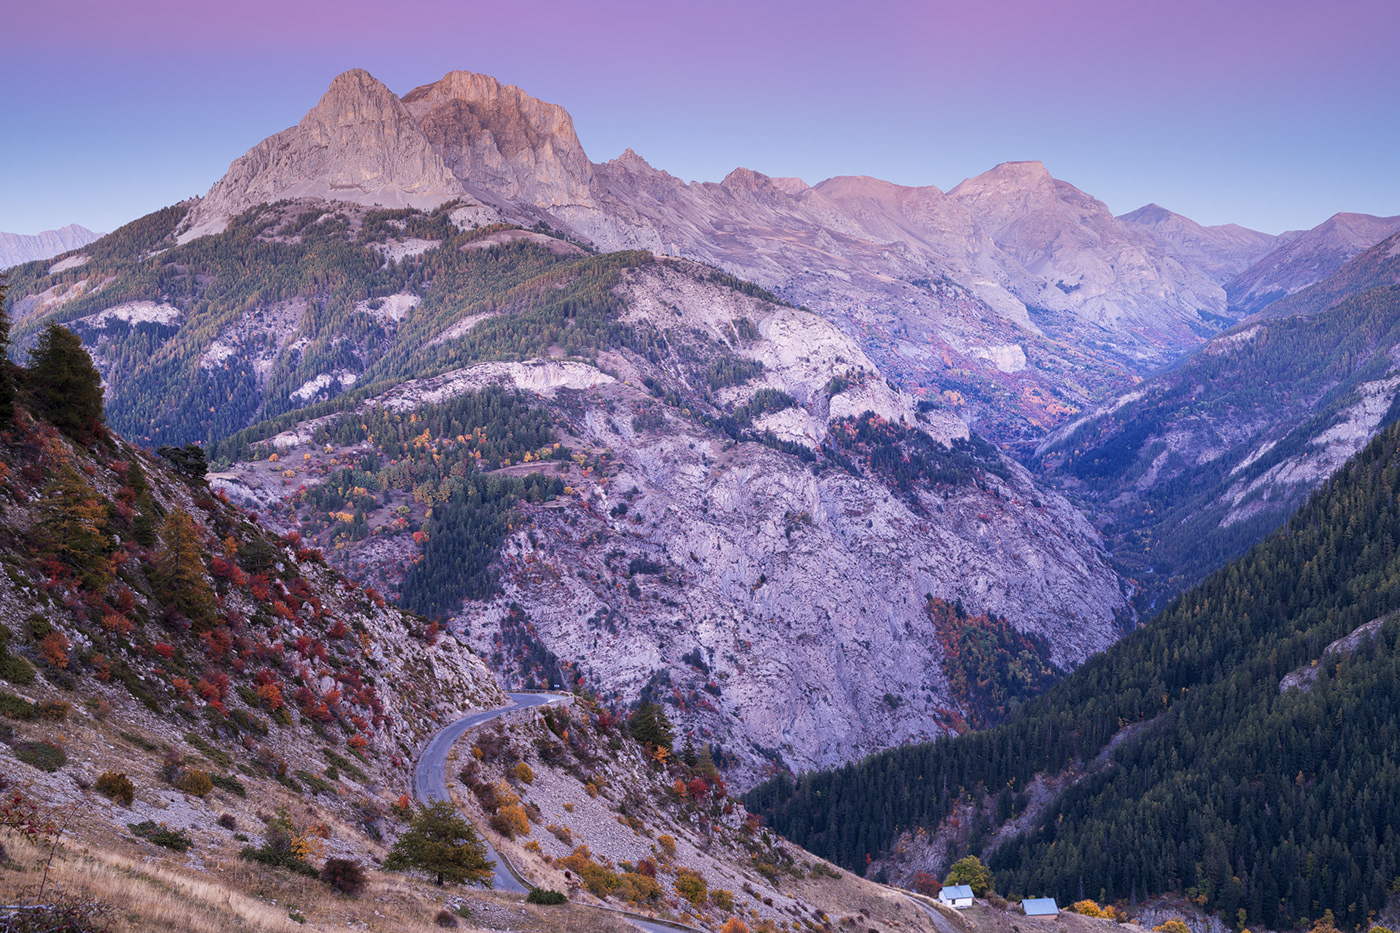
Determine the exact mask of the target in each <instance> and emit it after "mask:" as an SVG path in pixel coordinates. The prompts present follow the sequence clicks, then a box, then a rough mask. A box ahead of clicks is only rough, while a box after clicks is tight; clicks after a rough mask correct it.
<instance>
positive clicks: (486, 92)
mask: <svg viewBox="0 0 1400 933" xmlns="http://www.w3.org/2000/svg"><path fill="white" fill-rule="evenodd" d="M403 104H404V106H405V107H406V108H407V109H408V112H409V113H411V114H413V116H414V119H416V120H417V121H418V125H419V127H420V128H421V129H422V131H423V133H424V134H425V135H426V136H427V138H428V139H429V140H430V141H431V143H432V145H433V147H434V148H435V149H436V150H437V152H439V153H440V154H441V155H442V158H443V160H444V161H445V162H446V164H447V166H448V167H449V168H450V169H451V170H452V172H453V174H454V175H455V176H456V177H457V178H458V179H460V180H461V181H464V182H469V183H470V184H472V185H475V186H476V187H478V188H483V189H485V190H487V191H490V192H491V193H493V194H496V195H498V196H500V197H504V198H510V199H520V200H527V201H530V202H532V203H533V204H535V205H536V206H539V207H554V206H559V205H564V204H574V203H580V202H583V203H588V202H591V200H592V197H591V193H590V190H589V186H590V184H591V183H592V180H593V166H592V164H591V163H590V162H589V161H588V156H587V155H585V154H584V151H583V146H582V144H580V143H579V139H578V134H577V133H576V132H575V131H574V121H573V118H572V117H570V116H569V113H568V111H566V110H565V109H564V108H563V107H560V106H559V105H558V104H550V103H546V102H544V101H541V100H538V99H537V98H534V97H531V96H530V95H529V94H526V93H525V92H524V91H522V90H521V89H520V88H518V87H515V86H514V85H509V84H502V83H501V82H500V81H498V80H496V79H495V78H493V77H491V76H490V75H482V74H474V73H472V72H469V71H453V72H450V73H448V74H447V75H446V76H444V77H443V78H442V80H440V81H437V82H434V83H433V84H425V85H423V86H422V87H417V88H414V89H413V90H412V91H409V92H408V93H407V94H405V95H404V97H403Z"/></svg>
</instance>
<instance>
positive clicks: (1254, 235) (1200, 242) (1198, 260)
mask: <svg viewBox="0 0 1400 933" xmlns="http://www.w3.org/2000/svg"><path fill="white" fill-rule="evenodd" d="M1118 219H1119V220H1120V221H1122V222H1123V223H1125V224H1128V225H1130V226H1135V227H1141V228H1143V229H1145V230H1148V231H1149V232H1151V234H1152V235H1153V236H1154V237H1156V238H1157V239H1158V240H1159V241H1160V242H1161V243H1162V244H1163V245H1164V246H1165V247H1167V248H1168V250H1169V251H1171V252H1172V253H1173V254H1174V255H1176V256H1177V258H1179V259H1186V260H1188V261H1190V262H1192V263H1194V264H1195V265H1197V266H1199V267H1200V268H1201V269H1203V270H1204V271H1205V272H1206V273H1207V274H1208V275H1209V276H1210V277H1211V279H1212V280H1213V281H1214V282H1215V283H1216V284H1219V285H1223V284H1224V283H1225V282H1227V281H1229V280H1230V279H1231V278H1232V277H1233V276H1236V275H1238V274H1239V273H1240V272H1242V271H1243V270H1245V269H1246V268H1248V267H1249V265H1250V264H1251V263H1253V262H1255V261H1256V260H1258V259H1259V258H1260V257H1261V256H1263V255H1264V254H1265V253H1267V252H1268V251H1269V250H1271V249H1273V248H1274V246H1275V244H1276V243H1277V242H1278V238H1277V237H1274V236H1271V235H1270V234H1267V233H1260V232H1259V231H1258V230H1250V229H1249V228H1248V227H1241V226H1239V225H1238V224H1225V225H1223V226H1217V227H1203V226H1201V225H1200V224H1198V223H1196V222H1195V221H1194V220H1192V219H1191V218H1189V217H1183V216H1182V215H1181V214H1178V213H1175V212H1174V211H1169V210H1167V209H1166V208H1165V207H1162V206H1161V205H1159V204H1146V205H1144V206H1142V207H1140V208H1138V209H1137V210H1135V211H1132V212H1130V213H1127V214H1120V215H1119V216H1118Z"/></svg>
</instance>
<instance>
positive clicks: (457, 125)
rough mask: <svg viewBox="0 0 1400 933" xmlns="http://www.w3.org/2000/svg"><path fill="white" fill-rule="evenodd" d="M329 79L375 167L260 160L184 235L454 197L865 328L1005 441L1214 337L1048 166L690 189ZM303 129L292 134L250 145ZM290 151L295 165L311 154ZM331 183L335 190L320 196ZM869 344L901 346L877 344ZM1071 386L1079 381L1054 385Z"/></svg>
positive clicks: (216, 196)
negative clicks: (908, 179)
mask: <svg viewBox="0 0 1400 933" xmlns="http://www.w3.org/2000/svg"><path fill="white" fill-rule="evenodd" d="M337 80H340V79H337ZM370 82H372V84H371V83H370ZM343 83H344V84H347V85H348V84H354V85H355V87H354V88H349V89H350V90H355V89H358V92H359V93H363V94H368V95H370V96H371V97H373V98H374V99H376V100H380V101H382V106H374V107H371V106H367V107H363V108H359V109H358V110H356V111H355V114H356V118H357V119H360V118H364V119H365V120H368V121H369V123H373V122H374V121H375V120H381V121H384V120H387V121H388V123H387V127H388V129H386V130H380V129H377V128H375V127H374V126H370V125H368V123H366V125H365V126H364V127H363V128H362V130H359V131H356V132H358V133H359V134H360V136H361V137H363V138H364V139H365V140H366V141H367V143H368V144H369V148H368V149H367V153H368V154H367V155H366V158H367V159H368V160H369V161H368V163H367V166H368V167H367V168H364V169H356V167H355V164H354V157H353V156H354V154H353V152H352V151H351V150H350V149H348V148H346V149H345V153H344V158H343V159H342V158H341V156H340V155H337V156H335V157H334V158H329V157H327V158H322V157H320V156H317V157H316V158H310V157H308V158H307V159H306V160H305V162H304V172H303V175H304V176H305V177H298V176H297V173H296V171H294V170H293V169H294V166H293V165H292V162H293V161H295V160H294V159H292V157H291V156H288V160H284V163H285V164H284V163H278V164H276V165H274V164H273V163H272V162H271V161H269V158H268V156H267V154H266V153H265V154H264V155H258V152H259V150H258V149H257V148H256V147H255V149H254V150H252V151H250V153H249V155H248V156H245V157H244V159H243V160H239V161H238V162H235V168H234V170H232V171H231V174H230V175H229V176H227V177H226V179H225V180H223V181H221V182H219V183H218V184H216V185H215V187H214V188H213V189H211V193H210V195H209V196H207V197H206V201H207V202H208V204H207V205H205V204H201V205H200V206H197V207H196V208H195V210H194V212H192V216H191V219H190V221H189V223H188V224H187V227H186V230H185V232H184V234H183V235H182V239H184V240H187V239H188V238H189V237H190V236H192V235H195V233H197V232H199V231H212V230H215V229H218V224H219V223H222V222H225V218H228V217H231V216H232V215H233V214H234V213H236V211H235V210H234V208H242V209H246V208H247V207H251V206H253V204H255V203H259V202H261V201H267V200H275V195H277V194H278V193H279V192H280V193H282V194H291V195H302V194H307V195H320V196H324V197H332V196H340V195H344V197H342V198H341V199H342V200H351V201H356V202H358V203H363V204H370V203H373V202H375V201H376V200H377V201H380V202H383V203H384V204H385V205H386V206H397V205H403V204H410V203H411V204H413V205H414V206H420V207H433V206H437V205H439V204H442V203H446V202H447V201H448V200H452V199H454V198H462V199H466V200H465V201H464V203H472V204H475V205H479V206H480V209H482V210H484V211H490V210H494V211H495V212H496V214H497V216H501V215H502V212H504V213H505V214H509V215H511V216H512V217H513V218H515V219H517V220H520V221H528V222H526V225H527V226H528V225H529V223H532V222H534V221H533V220H532V219H530V218H534V219H538V220H543V221H544V222H546V223H548V224H549V225H550V226H552V227H554V228H556V229H559V230H562V231H564V232H565V233H568V234H570V235H571V236H573V237H575V238H576V239H579V240H581V241H586V242H592V243H594V244H595V245H596V246H598V247H599V248H601V249H604V250H617V249H638V248H640V249H647V250H650V251H652V252H654V253H657V254H658V255H662V254H665V255H683V256H686V257H688V258H692V259H695V260H697V261H701V262H705V263H707V264H710V265H715V266H718V267H720V268H722V269H725V270H726V271H728V272H730V273H732V274H735V275H738V276H740V277H741V278H745V279H748V280H750V281H754V282H756V283H758V284H759V285H762V286H764V287H765V288H768V289H770V290H773V291H775V292H777V293H779V294H781V295H783V296H784V297H786V298H788V299H789V300H792V301H794V302H795V303H798V304H803V305H807V306H809V307H812V308H814V309H816V310H817V311H819V312H821V313H823V314H826V315H828V316H829V317H830V318H831V319H832V320H834V321H836V322H837V323H838V324H839V325H840V326H842V327H843V328H845V329H847V330H848V331H849V332H852V333H857V334H861V335H862V340H863V342H864V345H865V347H866V349H867V351H868V352H870V353H871V354H872V358H873V359H874V360H875V361H876V362H877V363H879V364H880V365H881V366H882V368H885V369H886V370H887V371H889V372H891V373H892V374H894V375H896V376H898V377H899V378H901V379H903V380H906V381H907V382H908V383H909V384H910V385H911V386H917V387H918V388H919V389H920V390H922V391H925V392H931V393H938V394H944V395H945V398H946V403H947V404H949V405H951V406H952V407H953V408H955V409H956V410H958V411H960V413H961V414H962V415H963V416H964V417H965V418H966V419H967V420H969V421H972V422H978V423H981V424H982V425H983V429H984V430H985V431H987V432H988V433H990V434H991V435H992V436H994V437H995V438H996V439H997V440H998V441H999V442H1001V443H1003V444H1007V445H1014V444H1021V443H1026V442H1028V441H1029V440H1030V439H1032V438H1034V437H1036V436H1038V435H1039V434H1040V433H1041V432H1042V431H1044V430H1045V428H1046V427H1048V426H1050V425H1053V424H1054V423H1057V422H1058V421H1059V420H1060V419H1062V418H1063V417H1064V416H1065V414H1067V413H1070V414H1072V413H1074V412H1076V411H1078V410H1080V409H1081V408H1082V407H1084V406H1085V405H1086V404H1092V403H1093V402H1095V401H1096V400H1099V399H1101V398H1102V397H1104V395H1105V394H1108V393H1111V392H1112V391H1114V390H1117V389H1121V388H1123V387H1125V386H1126V385H1129V384H1131V382H1132V381H1133V379H1134V378H1137V377H1138V376H1139V375H1141V374H1145V373H1146V372H1147V371H1149V370H1150V369H1152V368H1154V367H1157V366H1161V365H1165V364H1166V363H1168V362H1169V361H1170V360H1171V359H1173V358H1174V357H1175V356H1177V355H1179V354H1180V353H1181V352H1183V351H1185V350H1188V349H1191V348H1193V347H1195V346H1197V345H1199V343H1200V342H1201V341H1202V340H1203V339H1204V338H1205V337H1206V336H1209V335H1210V334H1211V333H1213V332H1214V331H1215V330H1218V329H1219V327H1220V325H1221V323H1222V322H1228V317H1226V315H1227V314H1228V309H1227V304H1226V297H1225V293H1224V291H1223V290H1222V289H1221V287H1220V284H1219V283H1218V281H1216V280H1217V279H1218V278H1220V275H1219V274H1218V272H1217V273H1212V272H1211V271H1210V269H1208V268H1207V266H1208V265H1209V263H1208V262H1206V261H1205V260H1199V261H1198V258H1194V257H1193V256H1191V255H1186V254H1182V255H1181V256H1173V255H1171V254H1170V251H1169V249H1168V248H1167V246H1164V243H1166V241H1165V240H1163V239H1161V238H1160V237H1157V236H1155V235H1153V234H1151V233H1150V232H1148V231H1146V230H1145V229H1144V228H1143V227H1142V226H1141V225H1138V224H1133V223H1130V222H1126V221H1121V220H1119V219H1117V218H1115V217H1113V215H1112V214H1111V213H1110V212H1109V211H1108V210H1107V208H1106V207H1105V206H1104V205H1103V204H1102V203H1101V202H1099V201H1097V200H1095V199H1093V198H1092V197H1090V196H1088V195H1087V194H1084V193H1083V192H1080V191H1079V190H1078V189H1076V188H1074V187H1073V186H1071V185H1068V184H1067V183H1064V182H1060V181H1055V180H1054V179H1052V178H1051V176H1050V175H1049V173H1048V172H1047V171H1046V170H1045V167H1044V166H1043V164H1041V163H1003V164H1002V165H1001V166H998V167H995V168H993V169H991V170H989V171H988V172H986V173H983V175H980V176H976V177H974V178H970V179H967V180H965V181H964V182H962V183H961V184H960V185H959V186H957V187H955V188H954V189H953V190H952V191H950V192H947V193H944V192H942V191H941V190H939V189H938V188H936V187H933V186H925V187H921V188H913V189H909V188H901V187H899V186H888V185H886V184H885V183H879V184H876V183H875V182H874V181H873V180H862V181H860V182H854V181H851V180H846V181H842V180H839V179H828V180H827V181H825V182H822V183H820V184H818V185H816V186H811V187H809V186H807V185H806V184H805V183H803V182H801V181H799V180H793V179H782V180H777V181H775V180H774V179H770V178H768V177H767V176H764V175H762V174H761V173H757V172H752V171H750V170H748V169H744V168H738V169H735V170H734V171H733V172H731V173H730V174H729V175H728V176H727V177H726V178H725V179H724V180H722V181H720V182H717V183H713V182H695V183H685V182H682V181H681V180H679V179H676V178H674V177H673V176H670V175H668V174H666V173H665V172H663V171H659V170H657V169H654V168H652V167H651V166H650V165H648V164H647V163H646V162H645V161H644V160H643V159H641V157H640V156H637V155H636V154H635V153H634V152H632V151H631V150H628V151H627V152H625V153H624V154H623V156H622V157H620V158H619V159H614V160H611V161H608V162H604V163H593V162H590V161H589V159H588V157H587V155H586V153H585V152H584V151H583V149H582V146H581V145H580V144H579V142H578V137H577V134H576V132H575V131H574V128H573V122H572V119H571V118H570V117H569V115H568V113H567V111H565V110H563V108H560V107H558V106H557V105H553V104H548V103H545V102H542V101H539V100H537V99H535V98H533V97H530V96H529V95H528V94H527V93H525V92H524V91H521V90H520V89H518V88H514V87H512V86H505V85H502V84H501V83H500V82H498V81H496V80H495V79H494V78H490V77H487V76H484V75H475V74H471V73H468V72H452V73H450V74H449V75H447V76H445V77H444V78H442V79H440V80H439V81H437V82H434V83H431V84H427V85H422V86H420V87H418V88H415V89H413V90H412V91H410V92H409V93H408V94H406V95H405V96H404V97H403V98H401V99H398V103H399V104H401V105H402V109H400V108H399V107H395V106H392V105H391V103H390V102H389V101H388V97H389V96H391V94H392V92H389V91H388V90H387V89H386V88H384V87H383V85H381V84H379V83H378V82H374V81H372V79H370V78H369V77H368V75H367V74H364V73H357V78H356V82H343ZM313 113H314V111H313ZM404 113H408V114H409V115H410V116H411V117H412V118H413V119H412V120H405V119H404ZM308 120H311V121H312V124H314V123H315V120H314V119H312V117H311V115H308ZM304 122H305V121H304ZM410 123H413V124H415V125H414V126H409V124H410ZM313 130H314V126H312V125H311V124H308V125H307V126H303V127H299V128H292V129H290V130H287V131H284V133H283V134H278V135H277V136H276V137H273V138H274V139H276V140H277V141H278V142H277V143H275V144H273V143H267V144H263V145H264V146H272V147H274V148H275V147H281V146H284V145H290V144H291V141H292V140H294V139H297V138H301V137H306V136H309V135H314V133H313V132H312V131H313ZM390 130H392V132H390ZM357 138H359V137H357ZM346 139H347V140H348V139H349V137H346ZM390 139H400V140H401V141H402V143H403V145H404V146H406V147H407V148H406V149H404V150H403V151H402V152H399V151H397V150H395V149H394V148H393V147H392V146H390V145H389V144H388V141H389V140H390ZM337 145H340V144H337ZM297 147H300V148H296V147H294V148H293V149H291V150H288V151H289V152H291V153H293V154H295V153H296V152H299V151H302V149H307V146H304V145H302V144H300V143H298V144H297ZM425 147H426V148H425ZM342 148H345V147H343V146H342ZM428 150H431V152H432V153H433V155H434V156H436V160H434V159H433V158H430V157H429V156H428ZM279 151H280V150H279ZM307 151H310V150H309V149H307ZM317 151H318V152H319V150H317ZM337 152H339V150H337ZM328 159H329V160H328ZM439 161H441V163H442V165H441V168H439V166H438V162H439ZM400 163H401V164H400ZM420 163H421V164H420ZM269 173H270V174H269ZM336 173H340V174H339V175H337V174H336ZM322 176H324V177H322ZM331 176H335V178H340V179H341V181H340V182H335V184H342V183H343V184H349V187H348V188H341V187H333V182H332V178H331ZM342 176H344V177H343V178H342ZM400 176H402V177H400ZM366 179H368V181H366ZM357 186H358V187H357ZM376 186H378V187H376ZM395 186H397V187H395ZM860 189H863V190H860ZM880 189H883V191H881V190H880ZM238 192H242V193H241V194H240V193H238ZM1017 205H1019V206H1017ZM216 215H217V216H216ZM1052 242H1053V243H1054V244H1055V245H1054V246H1053V247H1051V245H1050V244H1051V243H1052ZM925 282H946V283H947V284H946V287H944V286H937V287H930V286H925V285H923V284H922V283H925ZM877 330H878V331H884V332H893V333H894V334H897V335H898V338H899V339H898V340H895V341H888V340H886V341H882V340H880V339H878V338H877V337H876V336H874V335H875V333H876V331H877ZM1009 360H1015V363H1014V366H1008V365H1005V364H1004V362H1003V361H1009ZM1070 371H1074V372H1076V373H1078V374H1079V375H1078V378H1074V379H1069V378H1066V375H1065V374H1066V373H1067V372H1070Z"/></svg>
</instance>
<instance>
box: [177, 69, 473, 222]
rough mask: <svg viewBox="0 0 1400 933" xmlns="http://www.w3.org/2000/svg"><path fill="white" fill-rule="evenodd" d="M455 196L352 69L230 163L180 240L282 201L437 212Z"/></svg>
mask: <svg viewBox="0 0 1400 933" xmlns="http://www.w3.org/2000/svg"><path fill="white" fill-rule="evenodd" d="M461 193H462V186H461V184H460V183H459V182H458V181H457V179H456V178H455V177H454V176H453V174H452V172H451V171H449V170H448V168H447V166H446V165H445V164H443V160H442V159H441V158H440V157H439V156H438V154H437V152H435V151H434V150H433V146H432V144H431V143H430V142H429V141H428V139H427V137H426V136H424V135H423V132H422V131H421V130H420V129H419V128H418V124H417V122H416V121H415V120H414V118H413V116H412V114H410V113H409V111H408V110H407V108H405V107H404V105H403V103H402V102H401V101H400V100H399V98H398V97H397V96H396V95H395V94H394V92H393V91H390V90H389V89H388V88H387V87H385V86H384V85H383V84H382V83H381V82H379V81H378V80H377V79H376V78H375V77H374V76H373V75H371V74H370V73H369V72H367V71H365V70H363V69H360V68H355V69H352V70H350V71H347V72H344V73H343V74H340V75H338V76H337V77H336V78H335V79H334V80H333V81H332V82H331V85H330V87H329V88H328V89H327V91H326V93H325V95H324V96H322V98H321V100H320V102H319V103H318V104H317V105H316V106H315V107H313V108H312V109H311V110H310V111H309V112H308V113H307V114H306V116H305V117H303V118H302V120H301V122H300V123H298V124H297V125H296V126H294V127H291V128H290V129H286V130H283V131H282V132H280V133H277V134H276V135H274V136H270V137H268V138H267V139H265V140H263V141H262V142H260V143H258V144H257V145H256V146H254V147H253V148H252V149H250V150H248V152H247V153H246V154H245V155H243V156H242V157H241V158H239V159H236V160H235V161H234V162H233V164H232V165H230V166H229V170H228V173H227V174H225V175H224V177H223V178H222V179H220V180H219V181H218V182H217V183H215V185H214V187H212V188H210V189H209V194H208V195H206V196H205V198H204V199H203V200H202V201H201V202H200V203H199V205H198V206H196V207H195V209H194V210H192V211H191V212H190V215H189V219H188V221H187V223H186V225H185V229H184V230H183V231H182V234H181V240H182V241H184V240H188V239H192V238H193V237H196V236H201V235H203V234H205V233H212V232H217V231H219V230H222V229H223V228H224V227H225V226H227V225H228V221H229V220H230V219H231V218H232V217H234V216H236V215H238V214H239V213H241V212H242V211H244V210H246V209H247V208H249V207H252V206H253V205H255V204H261V203H263V202H267V201H276V200H279V199H282V198H322V199H324V200H327V201H349V202H352V203H355V204H378V205H383V206H386V207H435V206H436V205H438V204H441V203H442V202H444V201H447V200H450V199H451V198H453V197H455V196H457V195H459V194H461Z"/></svg>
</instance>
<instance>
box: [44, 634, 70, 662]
mask: <svg viewBox="0 0 1400 933" xmlns="http://www.w3.org/2000/svg"><path fill="white" fill-rule="evenodd" d="M71 647H72V645H71V644H70V643H69V641H68V636H67V635H65V634H63V633H62V632H49V634H47V635H45V636H44V640H43V641H41V642H40V643H39V651H40V652H41V653H42V654H43V655H44V660H45V661H47V662H49V663H50V664H52V665H53V666H54V667H57V668H60V669H62V668H65V667H67V666H68V649H69V648H71Z"/></svg>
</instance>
